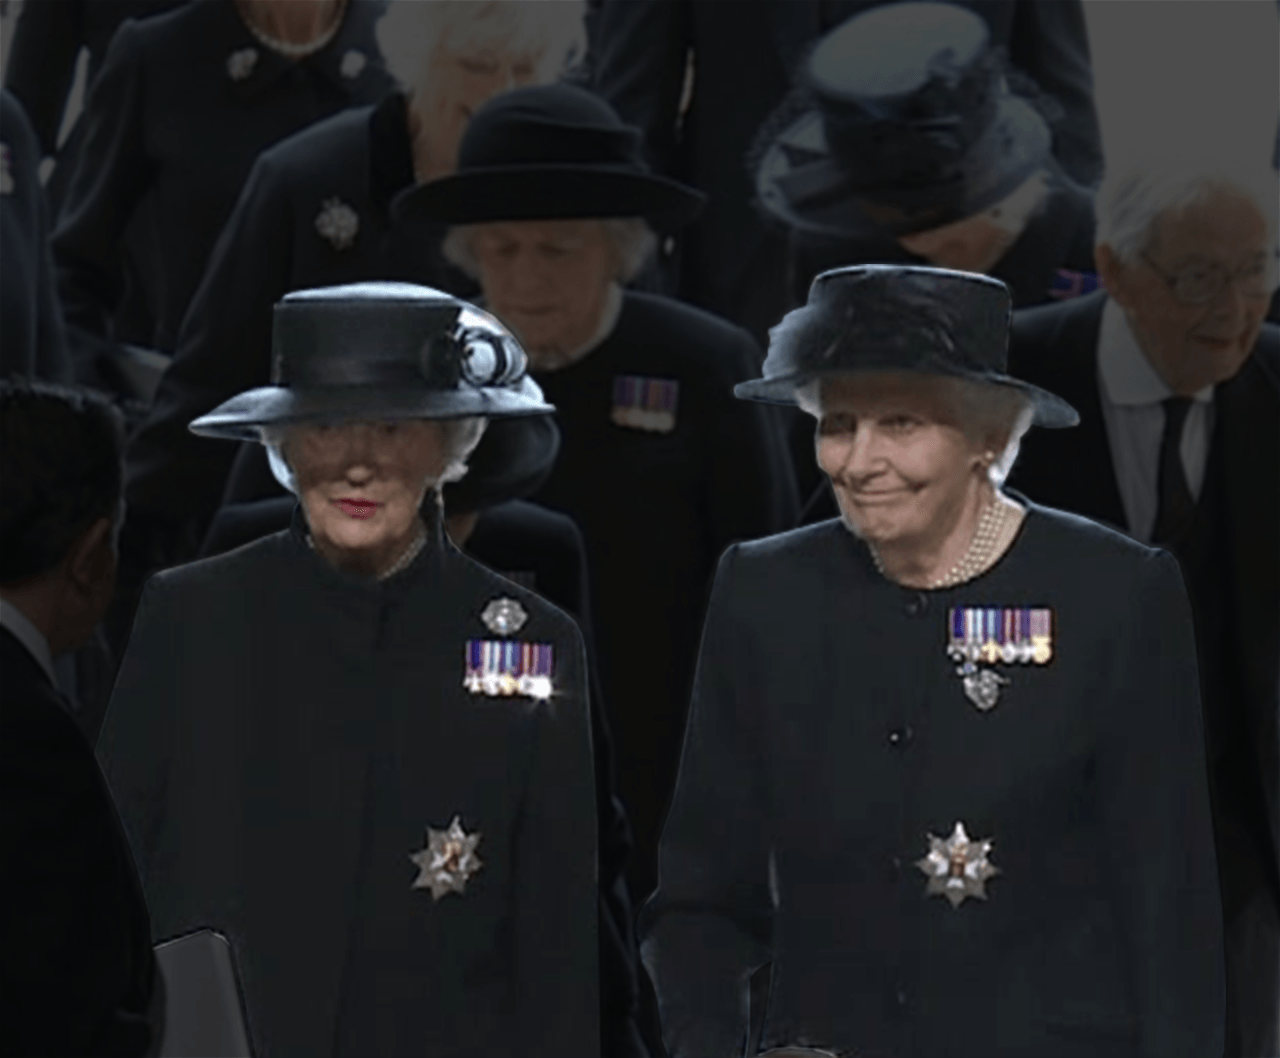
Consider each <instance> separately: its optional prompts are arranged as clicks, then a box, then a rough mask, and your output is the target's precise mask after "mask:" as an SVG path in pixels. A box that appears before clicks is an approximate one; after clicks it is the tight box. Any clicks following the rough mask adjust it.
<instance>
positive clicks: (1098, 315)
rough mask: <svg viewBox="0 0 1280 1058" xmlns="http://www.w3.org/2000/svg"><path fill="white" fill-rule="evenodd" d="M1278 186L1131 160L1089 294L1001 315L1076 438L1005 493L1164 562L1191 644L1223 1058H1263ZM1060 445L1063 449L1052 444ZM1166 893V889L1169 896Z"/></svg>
mask: <svg viewBox="0 0 1280 1058" xmlns="http://www.w3.org/2000/svg"><path fill="white" fill-rule="evenodd" d="M1276 192H1277V188H1276V174H1275V172H1274V171H1272V170H1271V169H1269V168H1266V167H1262V166H1259V167H1258V169H1257V171H1256V172H1254V173H1250V172H1249V171H1248V170H1247V168H1246V167H1237V168H1231V167H1230V166H1228V165H1227V164H1226V163H1223V162H1221V161H1212V160H1195V159H1193V160H1190V161H1188V160H1185V159H1183V160H1179V159H1177V158H1174V159H1158V160H1157V159H1143V160H1141V161H1138V162H1134V163H1131V164H1129V165H1127V166H1124V167H1121V168H1118V169H1117V170H1116V171H1115V172H1113V173H1112V174H1109V175H1108V177H1107V180H1106V181H1105V182H1104V184H1103V186H1102V189H1101V191H1100V193H1099V197H1098V245H1097V248H1096V259H1097V268H1098V274H1099V276H1100V278H1101V279H1102V282H1103V284H1104V286H1105V288H1106V289H1105V290H1100V291H1098V292H1097V293H1095V294H1091V295H1088V296H1086V297H1082V298H1077V299H1074V300H1072V301H1068V302H1064V303H1061V304H1057V305H1050V306H1043V307H1038V308H1034V309H1028V310H1025V311H1023V312H1020V313H1017V314H1015V319H1014V327H1013V335H1012V339H1011V352H1010V370H1011V371H1014V372H1015V373H1017V374H1018V375H1019V376H1020V377H1024V378H1026V379H1028V380H1029V381H1032V382H1034V383H1036V384H1037V385H1040V386H1043V387H1045V388H1049V389H1052V390H1053V392H1056V393H1060V394H1061V395H1062V396H1063V397H1065V398H1066V399H1067V400H1068V401H1070V402H1071V404H1072V405H1074V406H1075V407H1076V408H1077V409H1078V410H1079V412H1080V418H1081V422H1080V427H1079V428H1078V429H1076V430H1071V431H1064V435H1063V436H1061V437H1059V436H1056V435H1053V434H1052V433H1049V434H1045V435H1037V436H1034V437H1030V438H1028V441H1027V444H1026V447H1025V450H1024V453H1023V457H1022V459H1021V461H1020V462H1019V465H1018V468H1017V470H1016V471H1015V473H1014V476H1013V479H1012V484H1014V485H1016V486H1017V487H1018V488H1020V489H1022V490H1023V491H1024V492H1026V493H1027V494H1028V495H1029V496H1031V497H1032V498H1033V499H1035V500H1036V501H1038V502H1040V503H1045V504H1050V505H1052V506H1055V507H1062V508H1065V509H1067V510H1073V511H1076V512H1078V513H1080V514H1083V515H1086V516H1088V517H1090V518H1094V519H1097V520H1099V521H1104V522H1109V523H1111V524H1113V525H1116V526H1118V527H1120V528H1122V529H1124V530H1125V531H1127V532H1128V533H1129V534H1130V535H1132V536H1134V537H1136V538H1138V539H1139V540H1141V541H1143V542H1144V543H1153V544H1156V545H1159V546H1163V547H1165V548H1167V549H1168V550H1170V551H1172V552H1173V553H1174V554H1175V555H1176V556H1177V558H1178V560H1179V562H1180V563H1181V566H1182V573H1183V577H1184V579H1185V581H1186V584H1187V587H1188V590H1189V593H1190V596H1191V600H1192V607H1193V611H1194V616H1195V621H1196V626H1197V640H1198V642H1197V649H1198V663H1199V670H1200V683H1201V688H1202V697H1203V706H1204V728H1205V736H1206V738H1205V741H1206V744H1207V747H1208V752H1209V758H1210V761H1209V766H1210V782H1211V788H1212V789H1211V792H1212V795H1213V811H1214V829H1215V834H1216V842H1217V855H1218V864H1219V873H1220V878H1221V886H1222V898H1223V915H1224V933H1225V937H1226V951H1225V959H1226V973H1227V978H1226V980H1227V1050H1226V1053H1227V1055H1229V1056H1231V1055H1234V1056H1240V1055H1276V1054H1280V793H1278V791H1280V735H1278V733H1277V720H1278V717H1280V679H1278V678H1277V672H1280V328H1278V327H1277V326H1276V325H1275V324H1274V323H1269V322H1266V320H1265V317H1266V315H1267V309H1268V302H1269V301H1270V299H1271V296H1272V294H1273V293H1274V291H1275V290H1276V286H1277V268H1276V249H1275V247H1276V225H1277V217H1276V213H1277V193H1276ZM1066 434H1070V436H1066ZM1170 884H1177V879H1176V878H1171V879H1170Z"/></svg>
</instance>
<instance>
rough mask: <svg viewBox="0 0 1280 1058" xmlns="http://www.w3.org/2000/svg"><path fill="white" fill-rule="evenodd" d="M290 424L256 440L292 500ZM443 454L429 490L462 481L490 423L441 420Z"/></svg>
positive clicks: (476, 418)
mask: <svg viewBox="0 0 1280 1058" xmlns="http://www.w3.org/2000/svg"><path fill="white" fill-rule="evenodd" d="M292 425H293V424H288V423H286V424H284V425H276V424H274V423H273V424H270V425H266V426H261V427H259V428H258V434H259V440H260V441H261V442H262V445H263V446H264V447H265V448H266V450H267V462H268V463H270V465H271V473H272V476H273V477H275V479H276V481H278V482H280V484H281V485H282V486H284V488H286V489H288V490H289V491H290V492H292V493H293V494H294V495H295V496H296V495H297V494H298V482H297V479H296V478H295V477H294V474H293V468H292V467H291V466H289V460H288V458H287V457H286V455H285V450H284V449H285V443H286V441H287V440H288V437H289V433H290V430H291V426H292ZM441 425H442V426H443V427H444V450H445V453H446V460H447V461H446V464H445V468H444V470H443V471H442V472H441V474H440V476H439V477H438V478H431V479H428V481H427V487H428V488H435V487H437V486H441V485H446V484H448V483H449V482H451V481H461V480H462V479H463V478H464V477H465V476H466V474H467V460H468V459H470V458H471V454H472V453H473V452H474V451H475V450H476V446H477V445H478V444H479V443H480V439H481V438H482V437H484V432H485V429H486V428H487V427H488V425H489V420H488V419H487V418H486V417H485V416H483V415H472V416H468V417H466V418H461V419H443V420H441Z"/></svg>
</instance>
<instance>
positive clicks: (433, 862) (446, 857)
mask: <svg viewBox="0 0 1280 1058" xmlns="http://www.w3.org/2000/svg"><path fill="white" fill-rule="evenodd" d="M479 844H480V833H479V831H477V832H476V833H474V834H468V833H467V832H466V831H465V830H463V829H462V821H461V819H460V818H459V817H458V816H456V815H455V816H454V817H453V822H452V823H450V824H449V826H448V827H447V828H446V829H445V830H436V829H434V828H432V827H428V828H427V847H426V848H425V849H423V850H422V851H420V852H415V853H414V854H413V855H412V856H410V857H409V859H410V860H412V861H413V863H414V864H415V865H416V866H417V867H418V877H417V878H415V879H414V880H413V888H414V889H430V890H431V899H432V900H439V899H440V898H441V897H442V896H444V895H445V894H446V893H465V892H466V891H467V880H468V879H469V878H470V877H471V876H472V875H473V874H475V873H476V871H478V870H480V868H481V867H483V866H484V864H483V863H481V862H480V857H478V856H477V855H476V846H477V845H479Z"/></svg>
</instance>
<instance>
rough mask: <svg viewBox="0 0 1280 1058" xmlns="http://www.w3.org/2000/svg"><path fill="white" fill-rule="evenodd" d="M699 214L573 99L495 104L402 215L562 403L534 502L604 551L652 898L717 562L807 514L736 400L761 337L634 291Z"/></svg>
mask: <svg viewBox="0 0 1280 1058" xmlns="http://www.w3.org/2000/svg"><path fill="white" fill-rule="evenodd" d="M700 204H701V196H700V195H699V194H698V193H697V192H694V191H691V190H689V189H688V188H686V187H684V186H682V185H680V184H677V183H675V182H674V181H670V180H666V179H665V178H661V177H656V176H653V175H652V174H650V173H649V172H648V169H647V167H646V166H645V164H644V162H643V161H642V159H641V156H640V144H639V132H638V130H636V129H633V128H629V127H628V126H625V125H623V124H622V122H621V121H620V120H619V119H618V116H617V115H616V114H615V113H614V112H613V110H612V109H611V108H610V107H609V106H608V104H606V103H604V102H603V101H601V100H600V99H599V98H598V97H596V96H595V95H593V94H592V93H590V92H588V91H586V90H585V89H582V88H578V87H574V86H570V85H550V86H541V87H533V88H523V89H520V90H518V91H515V92H510V93H508V94H506V95H504V96H500V97H499V98H497V99H494V100H492V101H491V102H490V103H488V104H487V105H486V106H485V107H484V108H483V109H481V110H480V111H479V112H477V114H476V115H475V117H473V118H472V119H471V124H470V125H469V126H468V128H467V132H466V134H465V135H464V136H463V139H462V146H461V149H460V152H459V163H458V171H457V172H456V173H455V174H454V175H453V176H449V177H445V178H443V179H440V180H436V181H432V182H430V183H427V184H424V185H422V186H421V187H419V188H415V189H414V190H413V191H411V192H409V193H407V194H406V195H405V196H404V198H403V199H402V200H401V203H400V211H401V216H403V217H404V218H405V219H406V220H410V221H412V220H416V219H421V220H423V221H429V222H435V223H441V224H445V225H448V226H449V234H448V235H447V236H446V239H445V243H444V249H445V253H446V255H448V256H449V257H450V259H451V260H453V261H454V262H455V263H457V264H458V265H459V266H460V267H462V268H464V269H466V270H468V271H469V272H471V273H472V274H473V275H475V276H477V277H478V279H479V282H480V285H481V287H482V289H483V291H484V297H485V304H486V307H488V308H489V310H490V311H492V312H493V313H494V314H495V315H496V316H497V317H498V318H499V319H501V320H502V321H503V322H504V323H505V324H506V325H507V326H509V327H510V328H511V329H512V330H513V332H514V333H515V334H516V335H517V336H519V338H520V340H521V342H522V344H523V345H524V347H525V348H526V350H528V352H529V355H530V363H531V371H532V372H533V374H534V376H535V377H536V378H537V379H538V382H539V385H541V386H542V387H543V389H544V391H545V392H546V393H547V395H548V399H550V400H551V401H552V402H553V403H554V404H555V405H556V408H557V415H556V418H557V422H558V423H559V425H560V429H561V431H562V433H563V434H564V447H563V449H562V450H561V453H560V457H559V459H558V460H557V461H556V467H555V470H554V471H553V472H552V474H551V477H550V478H549V479H548V480H547V482H546V484H545V485H543V486H542V487H541V488H540V489H539V490H538V491H537V492H536V493H534V494H533V495H532V496H531V497H530V498H531V499H532V500H534V501H535V502H537V503H541V504H544V505H546V506H547V507H550V508H552V509H553V510H558V511H561V512H563V513H565V514H567V515H569V516H570V517H571V518H572V519H573V520H574V521H575V522H576V523H577V524H578V526H579V527H580V528H581V530H582V535H583V538H584V540H585V541H586V546H587V562H588V567H589V571H590V574H591V589H592V600H591V608H592V612H593V613H594V614H595V616H596V632H597V635H598V637H599V654H600V666H601V682H602V684H603V687H604V694H605V705H606V706H607V708H608V709H609V710H610V717H609V720H610V727H611V729H612V730H613V732H614V734H615V737H616V739H617V743H616V745H617V759H618V789H619V792H620V794H621V795H622V800H623V804H624V805H625V806H626V809H627V814H628V816H629V818H630V820H631V823H632V827H633V829H634V834H635V852H634V855H633V857H632V862H631V866H630V868H629V870H628V878H629V880H630V883H631V891H632V894H633V895H634V896H635V898H636V899H637V900H640V899H643V898H644V896H645V895H646V894H647V893H648V892H649V891H650V890H651V889H652V887H653V883H654V876H655V869H656V863H655V856H656V851H657V840H658V834H659V832H660V828H661V824H662V816H663V814H664V812H665V810H666V803H667V799H668V798H669V796H670V791H671V784H672V782H673V781H674V778H675V767H676V762H677V758H678V755H679V751H680V738H681V732H682V730H683V727H684V700H685V696H686V695H687V693H688V685H689V681H690V680H691V678H692V675H693V672H692V669H693V658H694V653H695V651H696V649H697V634H698V622H699V615H700V613H701V610H702V607H703V606H704V604H705V602H706V591H707V588H708V586H709V582H710V577H711V574H712V572H713V571H714V567H715V562H716V559H717V558H718V556H719V554H720V552H721V551H723V550H724V548H725V547H727V546H728V545H729V544H730V543H731V542H733V541H735V540H742V539H752V538H754V537H756V536H762V535H765V534H767V533H770V532H776V531H778V530H779V529H782V528H784V527H785V526H787V525H788V524H790V522H789V519H792V518H794V516H795V507H796V497H795V485H794V482H793V480H792V478H791V474H790V468H789V467H788V466H787V463H786V458H785V453H784V452H783V450H782V445H781V441H780V438H779V437H778V435H777V433H776V431H775V430H774V429H773V424H772V423H771V422H770V421H769V420H768V419H767V418H766V416H765V415H764V410H763V409H758V408H752V407H750V406H743V405H739V406H737V407H735V404H734V402H733V401H732V400H730V399H729V396H728V390H729V387H730V386H732V385H733V383H734V382H736V381H740V380H742V379H743V378H747V377H750V372H751V371H752V370H753V368H752V364H753V362H755V360H756V358H757V353H756V350H755V346H754V343H753V342H752V340H751V337H750V335H748V334H747V333H746V332H745V331H743V330H741V329H740V328H736V327H732V326H730V325H729V324H727V323H725V322H724V321H722V320H719V319H717V318H716V317H714V316H712V315H710V314H709V313H705V312H701V311H699V310H697V309H693V308H691V307H690V306H686V305H681V304H680V303H678V302H675V301H672V300H668V299H666V298H662V297H657V296H653V295H649V294H644V293H639V292H636V291H625V292H624V291H623V290H622V289H621V284H623V283H625V282H626V281H627V280H628V279H629V278H630V277H631V276H633V275H634V274H635V273H636V272H637V271H638V270H639V268H640V267H641V265H642V264H643V261H644V260H645V258H646V257H647V256H648V255H649V253H650V251H651V249H652V246H653V243H654V242H655V241H656V238H655V235H654V229H657V230H674V229H676V228H678V226H679V225H680V224H681V223H682V222H684V221H687V220H688V219H689V218H690V217H691V216H692V215H693V214H694V213H695V212H696V210H697V209H698V208H699V206H700ZM744 412H745V414H744Z"/></svg>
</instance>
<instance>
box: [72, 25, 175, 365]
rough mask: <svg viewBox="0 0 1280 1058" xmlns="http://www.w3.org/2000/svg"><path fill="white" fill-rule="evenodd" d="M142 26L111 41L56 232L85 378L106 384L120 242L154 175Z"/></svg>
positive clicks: (120, 277)
mask: <svg viewBox="0 0 1280 1058" xmlns="http://www.w3.org/2000/svg"><path fill="white" fill-rule="evenodd" d="M137 30H138V26H137V23H135V22H132V21H129V22H125V23H124V24H123V25H122V26H121V27H120V29H119V30H118V31H117V32H116V35H115V37H114V38H113V39H112V42H111V47H110V48H109V49H108V51H107V57H106V59H105V61H104V62H103V66H102V70H101V72H100V73H99V74H98V77H97V79H96V80H95V81H94V83H93V90H92V91H91V92H90V93H89V95H88V100H87V103H86V108H85V113H84V114H83V115H82V116H81V118H80V120H81V121H82V122H84V124H85V132H84V139H83V141H82V142H81V144H80V149H79V152H78V153H77V155H76V161H75V171H74V172H73V174H72V176H71V180H70V183H69V185H68V187H67V191H66V198H65V200H64V201H63V203H62V209H61V212H60V214H59V216H58V218H57V221H56V225H55V229H54V234H53V255H54V260H55V261H56V262H57V266H58V290H59V293H60V295H61V297H62V305H63V311H64V312H65V314H66V321H67V329H68V335H69V338H70V341H71V348H72V353H73V357H74V358H75V360H76V362H77V370H78V371H79V373H80V375H81V378H82V381H85V382H90V383H94V384H100V383H99V378H98V371H99V370H100V365H99V359H100V358H102V357H105V356H108V355H109V353H110V351H111V348H112V345H111V340H110V335H111V318H112V315H113V313H114V312H115V309H116V306H117V305H118V304H119V302H120V298H121V296H122V295H123V293H124V288H125V267H124V261H123V258H122V257H121V253H120V244H121V241H122V239H123V237H124V234H125V230H126V228H127V227H128V224H129V221H130V219H131V218H132V217H133V215H134V213H135V212H136V211H137V208H138V204H139V202H140V201H141V200H142V198H143V196H144V195H145V194H146V191H147V188H148V186H149V185H150V183H151V180H152V178H153V168H152V162H151V160H150V158H149V157H148V154H147V147H146V134H145V130H144V127H143V126H144V112H143V111H144V95H145V91H146V86H145V84H144V73H143V56H142V47H141V41H140V40H139V36H138V32H137Z"/></svg>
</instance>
